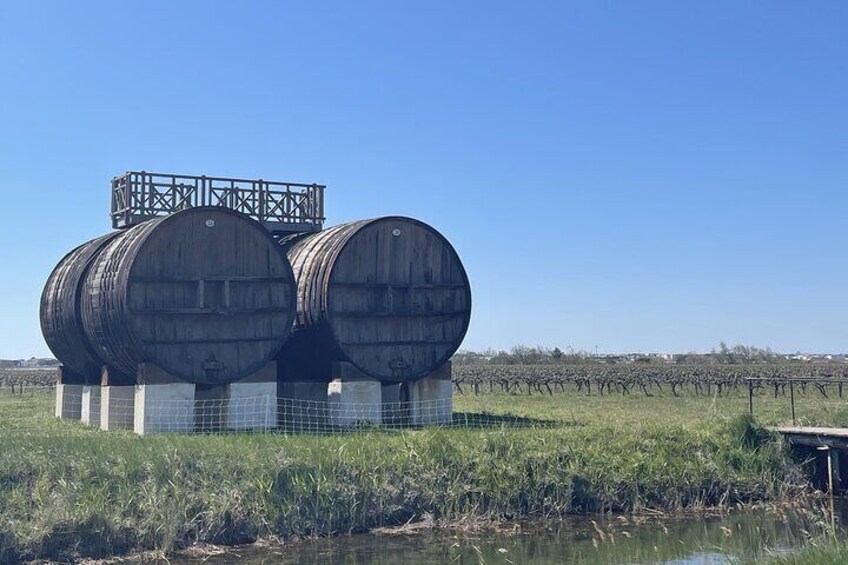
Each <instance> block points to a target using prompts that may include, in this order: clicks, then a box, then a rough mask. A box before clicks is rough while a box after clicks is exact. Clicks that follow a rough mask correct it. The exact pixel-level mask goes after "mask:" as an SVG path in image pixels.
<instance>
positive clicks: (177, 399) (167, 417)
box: [133, 383, 195, 435]
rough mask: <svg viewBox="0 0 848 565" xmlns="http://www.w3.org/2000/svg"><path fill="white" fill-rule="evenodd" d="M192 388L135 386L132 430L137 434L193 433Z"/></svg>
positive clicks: (191, 385) (184, 384)
mask: <svg viewBox="0 0 848 565" xmlns="http://www.w3.org/2000/svg"><path fill="white" fill-rule="evenodd" d="M194 419H195V415H194V385H193V384H190V383H168V384H139V385H135V415H134V418H133V422H134V423H133V429H134V430H135V433H137V434H139V435H145V434H150V433H161V432H172V433H173V432H177V433H188V432H192V431H194Z"/></svg>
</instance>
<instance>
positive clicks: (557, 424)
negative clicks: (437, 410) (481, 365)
mask: <svg viewBox="0 0 848 565" xmlns="http://www.w3.org/2000/svg"><path fill="white" fill-rule="evenodd" d="M585 425H586V424H585V422H578V421H574V420H572V421H565V420H546V419H542V418H527V417H525V416H515V415H513V414H490V413H489V412H454V413H453V422H452V425H451V427H453V428H467V429H485V428H563V427H582V426H585Z"/></svg>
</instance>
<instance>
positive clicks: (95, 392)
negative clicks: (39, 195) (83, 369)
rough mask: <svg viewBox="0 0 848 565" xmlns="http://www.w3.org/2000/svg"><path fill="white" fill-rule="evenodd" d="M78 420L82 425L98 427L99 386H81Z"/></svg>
mask: <svg viewBox="0 0 848 565" xmlns="http://www.w3.org/2000/svg"><path fill="white" fill-rule="evenodd" d="M80 420H82V423H83V424H88V425H89V426H96V427H100V385H99V384H98V385H83V387H82V409H81V414H80Z"/></svg>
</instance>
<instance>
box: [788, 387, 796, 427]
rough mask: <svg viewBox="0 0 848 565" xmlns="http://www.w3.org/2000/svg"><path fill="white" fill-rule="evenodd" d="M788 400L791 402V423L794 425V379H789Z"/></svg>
mask: <svg viewBox="0 0 848 565" xmlns="http://www.w3.org/2000/svg"><path fill="white" fill-rule="evenodd" d="M789 402H790V403H791V404H792V425H793V426H794V425H796V420H795V381H794V380H792V379H789Z"/></svg>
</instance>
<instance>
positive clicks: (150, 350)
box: [59, 207, 295, 384]
mask: <svg viewBox="0 0 848 565" xmlns="http://www.w3.org/2000/svg"><path fill="white" fill-rule="evenodd" d="M82 285H83V287H84V291H83V292H82V295H81V300H80V305H79V310H80V313H81V317H82V325H83V327H84V329H85V334H86V336H87V338H88V341H89V343H90V345H91V348H92V350H93V351H94V352H95V353H96V355H97V356H99V358H100V359H101V360H102V361H103V362H104V363H106V364H108V365H109V366H110V367H112V368H113V369H115V370H117V371H119V372H121V373H124V374H126V375H131V376H135V374H136V371H137V367H138V365H139V364H140V363H142V362H151V363H154V364H156V365H158V366H159V367H161V368H162V369H163V370H165V371H166V372H167V373H169V374H171V375H173V376H174V377H177V378H180V379H183V380H185V381H188V382H192V383H201V384H221V383H225V382H231V381H234V380H238V379H240V378H243V377H245V376H247V375H249V374H250V373H252V372H255V371H256V370H258V369H259V368H261V367H262V366H263V365H264V364H266V363H267V362H268V361H269V360H271V359H273V358H274V356H275V355H276V353H277V352H278V350H279V349H280V347H281V346H282V344H283V342H284V341H285V340H286V338H287V337H288V336H289V333H290V331H291V326H292V321H293V318H294V314H295V294H294V290H295V282H294V278H293V275H292V270H291V267H290V266H289V263H288V261H287V259H286V257H285V255H284V254H283V253H282V252H281V250H280V248H279V245H278V244H277V243H276V242H275V240H274V239H273V238H272V237H271V235H270V234H269V233H268V232H267V231H266V230H265V229H264V228H262V226H261V225H260V224H259V223H258V222H256V221H254V220H252V219H250V218H248V217H247V216H244V215H242V214H239V213H238V212H234V211H232V210H227V209H224V208H217V207H202V208H192V209H188V210H184V211H181V212H177V213H175V214H172V215H169V216H165V217H162V218H156V219H153V220H149V221H147V222H145V223H143V224H140V225H138V226H135V227H133V228H130V229H128V230H126V231H124V232H121V233H119V234H118V235H116V236H114V237H113V238H112V239H111V240H109V241H108V242H107V243H106V244H105V245H104V246H102V247H101V248H100V250H99V251H98V252H97V253H96V254H95V255H94V257H93V258H92V259H91V264H90V266H89V268H88V269H87V271H86V273H85V279H84V282H83V283H82ZM59 359H60V360H61V361H63V362H64V360H63V359H62V358H61V357H60V358H59Z"/></svg>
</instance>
